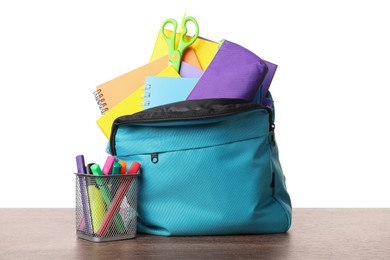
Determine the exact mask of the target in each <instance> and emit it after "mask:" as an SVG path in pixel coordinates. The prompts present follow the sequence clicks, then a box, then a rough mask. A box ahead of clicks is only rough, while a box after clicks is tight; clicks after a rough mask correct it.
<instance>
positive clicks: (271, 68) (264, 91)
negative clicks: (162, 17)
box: [261, 60, 278, 107]
mask: <svg viewBox="0 0 390 260" xmlns="http://www.w3.org/2000/svg"><path fill="white" fill-rule="evenodd" d="M263 61H264V62H265V64H266V65H267V68H268V72H267V75H265V78H264V81H263V84H262V88H261V104H263V105H265V106H269V107H272V106H273V105H274V102H273V100H272V98H268V96H267V95H268V93H269V88H270V86H271V82H272V80H273V78H274V75H275V72H276V69H277V68H278V65H276V64H274V63H272V62H269V61H266V60H263Z"/></svg>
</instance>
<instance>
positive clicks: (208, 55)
mask: <svg viewBox="0 0 390 260" xmlns="http://www.w3.org/2000/svg"><path fill="white" fill-rule="evenodd" d="M164 31H165V34H166V35H167V36H169V37H171V36H172V34H173V32H172V31H171V30H167V29H165V30H164ZM179 36H180V35H179V34H178V33H177V34H176V37H177V38H179ZM184 39H185V40H186V41H189V40H191V39H192V37H191V36H188V35H187V36H184ZM218 48H219V44H218V43H216V42H213V41H210V40H207V39H204V38H202V37H200V36H198V39H196V41H195V42H194V43H193V44H192V45H191V47H189V48H188V49H187V50H186V52H185V56H184V59H183V61H185V62H187V63H189V64H191V65H193V66H195V67H197V66H196V65H195V64H194V63H192V62H190V61H188V60H186V59H185V58H186V55H187V54H186V53H187V52H189V51H191V50H193V51H194V52H195V55H196V58H197V60H198V61H199V64H200V67H199V68H200V69H202V70H206V69H207V67H208V66H209V64H210V62H211V61H212V59H213V58H214V56H215V54H216V53H217V51H218ZM168 51H169V50H168V45H167V43H166V42H165V39H164V37H163V36H162V33H161V30H160V32H159V33H158V35H157V39H156V42H155V44H154V48H153V52H152V56H151V58H150V61H155V60H157V59H159V58H161V57H163V56H166V55H167V54H168Z"/></svg>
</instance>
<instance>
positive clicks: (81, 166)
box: [76, 155, 92, 234]
mask: <svg viewBox="0 0 390 260" xmlns="http://www.w3.org/2000/svg"><path fill="white" fill-rule="evenodd" d="M76 164H77V172H78V173H86V169H85V162H84V156H83V155H77V156H76ZM79 183H80V193H81V202H82V204H83V217H82V219H83V220H84V225H85V231H86V232H87V234H92V224H91V214H90V210H89V202H88V193H87V184H86V181H85V178H84V177H83V176H79ZM84 225H83V224H81V225H79V227H80V229H84V227H83V226H84Z"/></svg>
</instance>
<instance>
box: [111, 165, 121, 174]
mask: <svg viewBox="0 0 390 260" xmlns="http://www.w3.org/2000/svg"><path fill="white" fill-rule="evenodd" d="M121 169H122V165H121V164H120V163H118V162H114V166H112V174H113V175H115V174H120V173H121Z"/></svg>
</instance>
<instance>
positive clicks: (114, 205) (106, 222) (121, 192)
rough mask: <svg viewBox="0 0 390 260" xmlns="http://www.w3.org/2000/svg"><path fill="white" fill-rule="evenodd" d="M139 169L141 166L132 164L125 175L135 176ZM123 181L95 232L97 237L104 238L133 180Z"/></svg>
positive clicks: (126, 179)
mask: <svg viewBox="0 0 390 260" xmlns="http://www.w3.org/2000/svg"><path fill="white" fill-rule="evenodd" d="M140 168H141V164H139V163H138V162H133V163H132V164H131V166H130V169H129V170H128V172H127V174H131V175H136V174H137V172H138V171H139V169H140ZM124 178H125V180H123V181H122V183H121V185H120V186H119V188H118V191H117V193H116V194H115V197H114V199H113V200H112V202H111V205H110V207H109V208H108V210H107V212H106V215H105V216H104V219H103V221H102V224H101V226H100V228H99V230H98V231H97V232H96V234H97V235H98V236H104V235H105V234H106V232H107V230H108V228H109V226H110V225H111V223H112V220H113V219H114V216H115V213H116V212H117V211H118V209H119V206H120V205H121V203H122V200H123V198H124V197H125V195H126V193H127V190H128V189H129V187H130V184H131V182H132V181H133V180H134V178H128V177H124Z"/></svg>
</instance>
